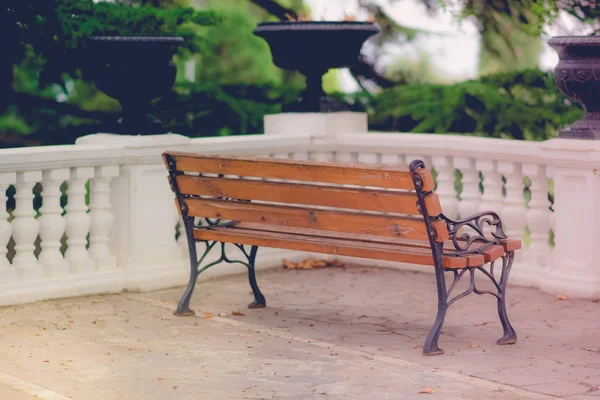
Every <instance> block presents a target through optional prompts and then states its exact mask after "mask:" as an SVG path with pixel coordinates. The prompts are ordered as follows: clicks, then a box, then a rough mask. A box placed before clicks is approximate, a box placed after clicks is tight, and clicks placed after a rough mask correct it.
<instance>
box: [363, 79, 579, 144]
mask: <svg viewBox="0 0 600 400" xmlns="http://www.w3.org/2000/svg"><path fill="white" fill-rule="evenodd" d="M367 103H368V105H367V109H368V111H369V113H370V120H371V123H372V127H373V128H374V129H376V130H384V131H385V130H388V131H402V132H422V133H465V134H473V135H481V136H489V137H496V138H513V139H520V140H544V139H548V138H550V137H552V136H554V135H556V133H557V131H558V130H559V129H561V128H563V127H564V126H565V125H567V124H570V123H572V122H574V121H576V120H577V119H579V118H580V117H581V115H582V110H581V109H580V108H578V107H576V106H574V105H572V104H570V103H569V102H568V100H566V99H565V97H564V96H563V95H562V94H561V93H560V92H559V90H558V88H557V87H556V85H555V83H554V81H553V77H552V76H551V75H550V74H547V73H544V72H541V71H539V70H526V71H522V72H510V73H502V74H493V75H488V76H485V77H482V78H480V79H477V80H470V81H466V82H460V83H456V84H452V85H436V84H410V85H405V86H401V87H398V88H394V89H390V90H386V91H384V92H382V93H381V94H379V95H378V96H376V97H374V98H372V99H371V100H369V101H368V102H367Z"/></svg>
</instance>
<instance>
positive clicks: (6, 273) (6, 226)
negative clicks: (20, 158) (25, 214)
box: [0, 172, 17, 285]
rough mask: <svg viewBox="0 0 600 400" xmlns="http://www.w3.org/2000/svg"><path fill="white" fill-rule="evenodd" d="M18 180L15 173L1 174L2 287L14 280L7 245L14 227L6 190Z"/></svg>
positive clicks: (0, 263) (0, 253)
mask: <svg viewBox="0 0 600 400" xmlns="http://www.w3.org/2000/svg"><path fill="white" fill-rule="evenodd" d="M16 180H17V174H16V173H14V172H4V173H0V285H2V284H4V283H6V282H9V281H12V280H14V276H15V269H14V268H12V267H11V266H10V263H9V262H8V259H7V258H6V257H7V253H8V249H7V247H6V246H7V245H8V242H9V241H10V236H11V233H12V225H11V223H10V222H8V218H9V214H8V212H7V210H6V201H7V200H8V198H7V197H6V190H7V189H8V187H9V186H10V185H11V184H14V183H15V182H16Z"/></svg>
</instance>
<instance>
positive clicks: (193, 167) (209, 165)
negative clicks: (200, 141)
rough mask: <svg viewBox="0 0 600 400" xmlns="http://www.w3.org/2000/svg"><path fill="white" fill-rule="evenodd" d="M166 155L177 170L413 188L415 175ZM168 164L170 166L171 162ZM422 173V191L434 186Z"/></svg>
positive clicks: (390, 169) (363, 168) (287, 162)
mask: <svg viewBox="0 0 600 400" xmlns="http://www.w3.org/2000/svg"><path fill="white" fill-rule="evenodd" d="M167 155H170V156H172V157H173V158H174V160H175V167H176V169H177V170H178V171H185V172H198V173H211V174H224V175H240V176H252V177H261V178H269V179H285V180H298V181H309V182H323V183H334V184H338V185H341V184H345V185H357V186H376V187H381V188H387V189H404V190H414V184H413V180H412V177H411V175H410V173H409V172H408V171H407V170H406V169H401V168H394V167H389V166H381V165H362V164H361V165H352V164H348V165H346V164H336V163H326V162H314V161H295V160H283V159H272V158H259V157H233V156H228V157H224V156H214V155H200V154H192V153H182V152H167V153H164V154H163V158H165V164H167V160H166V156H167ZM167 168H169V165H168V164H167ZM419 175H421V177H422V180H423V186H424V187H423V191H431V190H433V188H434V181H433V176H432V175H431V171H429V170H428V169H424V170H421V171H419Z"/></svg>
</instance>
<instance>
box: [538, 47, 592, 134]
mask: <svg viewBox="0 0 600 400" xmlns="http://www.w3.org/2000/svg"><path fill="white" fill-rule="evenodd" d="M548 44H549V45H550V46H552V47H553V48H554V49H555V50H556V52H557V53H558V57H559V62H558V65H557V66H556V69H555V70H554V71H555V74H556V84H557V85H558V87H559V89H560V90H561V91H562V92H563V93H564V94H565V95H566V96H567V97H569V99H571V100H573V101H576V102H578V103H580V104H581V105H583V108H584V110H585V116H584V117H583V119H581V120H579V121H577V122H575V123H574V124H573V125H571V126H570V127H567V128H565V129H563V130H562V131H561V132H560V134H559V137H561V138H568V139H592V140H600V36H564V37H555V38H552V39H550V40H549V41H548Z"/></svg>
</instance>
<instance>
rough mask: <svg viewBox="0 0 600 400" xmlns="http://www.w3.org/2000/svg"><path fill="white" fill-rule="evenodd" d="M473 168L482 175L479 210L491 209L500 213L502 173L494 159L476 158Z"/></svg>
mask: <svg viewBox="0 0 600 400" xmlns="http://www.w3.org/2000/svg"><path fill="white" fill-rule="evenodd" d="M475 169H477V170H478V171H480V172H481V173H482V175H483V195H482V196H481V199H480V200H481V202H480V203H479V211H480V212H483V211H490V210H493V211H495V212H497V213H498V214H500V215H502V207H503V205H504V194H503V193H502V186H503V184H502V175H501V174H499V173H498V169H497V165H496V162H495V161H492V160H485V159H477V160H476V161H475Z"/></svg>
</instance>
